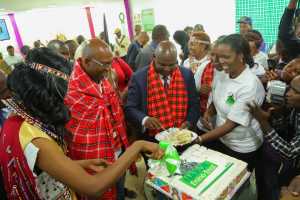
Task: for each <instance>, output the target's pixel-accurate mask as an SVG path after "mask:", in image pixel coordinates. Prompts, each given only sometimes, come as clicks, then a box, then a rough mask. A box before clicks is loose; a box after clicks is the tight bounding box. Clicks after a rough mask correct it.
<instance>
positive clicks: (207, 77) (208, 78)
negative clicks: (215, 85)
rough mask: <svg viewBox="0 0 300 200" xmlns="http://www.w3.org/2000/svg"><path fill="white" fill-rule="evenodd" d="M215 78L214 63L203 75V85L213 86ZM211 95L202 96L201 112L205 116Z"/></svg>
mask: <svg viewBox="0 0 300 200" xmlns="http://www.w3.org/2000/svg"><path fill="white" fill-rule="evenodd" d="M213 78H214V66H213V64H212V62H210V63H208V64H207V65H206V67H205V69H204V71H203V73H202V77H201V84H200V85H208V86H211V84H212V81H213ZM208 97H209V95H206V94H200V112H201V113H202V114H203V113H204V112H205V111H206V109H207V101H208Z"/></svg>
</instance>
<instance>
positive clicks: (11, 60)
mask: <svg viewBox="0 0 300 200" xmlns="http://www.w3.org/2000/svg"><path fill="white" fill-rule="evenodd" d="M4 61H5V62H6V64H8V65H9V66H12V65H15V64H17V63H20V62H23V57H22V56H20V55H17V54H15V55H14V56H10V55H8V56H6V57H5V58H4Z"/></svg>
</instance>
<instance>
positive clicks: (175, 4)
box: [131, 0, 235, 40]
mask: <svg viewBox="0 0 300 200" xmlns="http://www.w3.org/2000/svg"><path fill="white" fill-rule="evenodd" d="M131 5H132V11H133V15H134V13H141V10H142V9H148V8H153V9H154V15H155V24H163V25H166V26H167V28H168V30H169V32H170V34H171V35H173V33H174V32H175V31H176V30H183V29H184V28H185V27H186V26H194V25H195V24H202V25H203V26H204V28H205V31H206V32H207V33H208V34H209V36H210V37H211V39H212V40H215V39H217V37H218V36H220V35H224V34H230V33H233V32H235V0H151V1H150V0H131Z"/></svg>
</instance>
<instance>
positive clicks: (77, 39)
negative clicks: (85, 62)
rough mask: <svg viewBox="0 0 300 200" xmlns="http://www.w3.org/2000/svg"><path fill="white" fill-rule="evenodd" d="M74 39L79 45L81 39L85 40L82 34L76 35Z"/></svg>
mask: <svg viewBox="0 0 300 200" xmlns="http://www.w3.org/2000/svg"><path fill="white" fill-rule="evenodd" d="M76 41H77V43H78V44H79V45H80V44H81V43H82V42H83V41H85V38H84V36H83V35H78V36H77V37H76Z"/></svg>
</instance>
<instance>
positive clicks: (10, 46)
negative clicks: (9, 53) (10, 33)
mask: <svg viewBox="0 0 300 200" xmlns="http://www.w3.org/2000/svg"><path fill="white" fill-rule="evenodd" d="M9 49H14V47H13V46H12V45H8V46H7V47H6V50H9Z"/></svg>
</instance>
